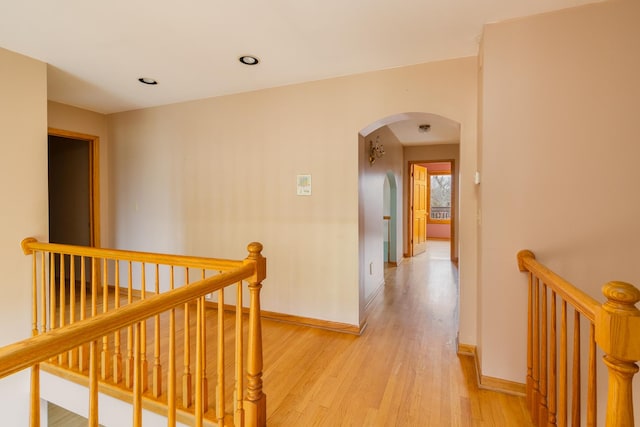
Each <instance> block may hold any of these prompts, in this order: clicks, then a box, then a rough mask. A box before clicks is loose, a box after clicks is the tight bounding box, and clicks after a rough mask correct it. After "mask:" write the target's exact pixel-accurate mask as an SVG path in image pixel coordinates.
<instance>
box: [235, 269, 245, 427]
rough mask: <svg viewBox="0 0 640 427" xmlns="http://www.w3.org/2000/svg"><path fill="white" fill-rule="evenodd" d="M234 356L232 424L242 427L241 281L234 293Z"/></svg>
mask: <svg viewBox="0 0 640 427" xmlns="http://www.w3.org/2000/svg"><path fill="white" fill-rule="evenodd" d="M236 294H237V296H236V354H235V368H236V372H235V384H236V387H235V405H234V408H235V411H234V422H235V425H237V426H244V407H243V402H242V401H243V399H244V381H243V378H244V364H243V360H244V329H243V323H244V322H243V317H242V281H240V282H238V284H237V292H236Z"/></svg>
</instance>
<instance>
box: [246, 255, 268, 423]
mask: <svg viewBox="0 0 640 427" xmlns="http://www.w3.org/2000/svg"><path fill="white" fill-rule="evenodd" d="M247 249H248V251H249V256H248V257H247V258H246V259H245V263H253V264H254V265H255V273H254V275H253V277H251V278H250V279H249V295H250V302H249V338H248V355H247V397H246V400H245V405H244V406H245V416H246V418H245V420H246V422H247V425H248V426H252V427H264V426H266V424H267V396H266V395H265V394H264V393H263V392H262V324H261V320H260V289H261V288H262V280H264V278H265V277H266V272H267V267H266V266H267V260H266V259H265V258H264V257H263V256H262V254H261V252H262V244H260V243H257V242H253V243H249V245H248V247H247Z"/></svg>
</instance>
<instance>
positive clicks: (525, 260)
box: [518, 249, 600, 322]
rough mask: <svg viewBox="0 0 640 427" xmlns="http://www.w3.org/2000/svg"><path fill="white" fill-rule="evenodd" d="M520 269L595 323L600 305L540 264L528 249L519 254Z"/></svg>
mask: <svg viewBox="0 0 640 427" xmlns="http://www.w3.org/2000/svg"><path fill="white" fill-rule="evenodd" d="M518 268H519V269H520V271H521V272H523V273H524V272H526V271H529V272H531V273H533V275H534V276H536V277H538V278H539V279H540V280H542V281H543V282H544V283H546V284H547V285H548V286H549V287H550V288H552V289H553V290H554V291H555V292H556V293H557V294H558V295H560V296H561V297H562V298H563V299H564V300H565V301H567V302H568V303H569V304H571V305H572V306H573V307H575V308H577V309H578V311H580V312H581V313H582V314H584V316H585V317H586V318H588V319H589V320H590V321H591V322H595V319H596V312H597V311H598V309H599V308H600V303H598V301H596V300H595V299H594V298H592V297H590V296H589V295H587V294H585V293H584V292H583V291H581V290H580V289H578V288H576V287H575V286H574V285H572V284H571V283H569V282H568V281H566V280H565V279H563V278H562V277H560V276H559V275H557V274H556V273H554V272H553V271H551V270H550V269H549V268H547V267H546V266H544V265H543V264H541V263H539V262H538V261H537V260H536V256H535V255H534V253H533V252H531V251H530V250H527V249H525V250H522V251H520V252H518Z"/></svg>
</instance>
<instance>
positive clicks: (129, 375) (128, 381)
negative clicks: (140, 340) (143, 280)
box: [124, 261, 134, 388]
mask: <svg viewBox="0 0 640 427" xmlns="http://www.w3.org/2000/svg"><path fill="white" fill-rule="evenodd" d="M132 270H133V264H132V262H131V261H129V262H128V265H127V304H132V303H133V271H132ZM133 374H134V372H133V326H131V325H130V326H128V327H127V360H126V364H125V367H124V376H125V378H124V384H125V386H126V387H127V388H133Z"/></svg>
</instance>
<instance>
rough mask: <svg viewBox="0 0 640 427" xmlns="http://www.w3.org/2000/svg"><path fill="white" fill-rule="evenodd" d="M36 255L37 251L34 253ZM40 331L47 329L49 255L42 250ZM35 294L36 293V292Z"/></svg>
mask: <svg viewBox="0 0 640 427" xmlns="http://www.w3.org/2000/svg"><path fill="white" fill-rule="evenodd" d="M34 256H35V253H34ZM40 264H41V265H40V311H41V315H40V332H46V331H47V275H46V269H47V267H46V265H47V256H46V254H45V252H40ZM34 295H35V294H34Z"/></svg>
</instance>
